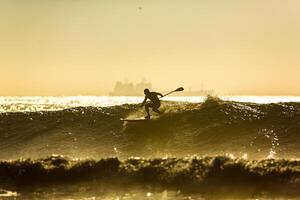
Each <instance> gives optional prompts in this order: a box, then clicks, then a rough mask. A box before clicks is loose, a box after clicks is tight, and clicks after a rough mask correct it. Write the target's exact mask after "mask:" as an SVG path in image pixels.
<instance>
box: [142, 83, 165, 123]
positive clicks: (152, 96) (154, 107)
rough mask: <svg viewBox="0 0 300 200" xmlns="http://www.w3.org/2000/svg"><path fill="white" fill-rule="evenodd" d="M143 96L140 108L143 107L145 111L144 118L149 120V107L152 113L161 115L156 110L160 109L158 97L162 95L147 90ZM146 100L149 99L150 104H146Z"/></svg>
mask: <svg viewBox="0 0 300 200" xmlns="http://www.w3.org/2000/svg"><path fill="white" fill-rule="evenodd" d="M144 94H145V99H144V101H143V103H142V106H141V107H143V106H145V110H146V112H147V116H146V117H145V118H146V119H150V112H149V107H150V108H152V110H153V111H154V112H156V113H158V114H162V112H161V111H159V110H158V108H159V107H160V100H159V98H158V96H160V97H163V96H164V95H162V94H161V93H157V92H150V90H149V89H148V88H146V89H145V90H144ZM147 99H150V101H151V102H149V103H146V101H147Z"/></svg>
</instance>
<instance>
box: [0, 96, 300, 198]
mask: <svg viewBox="0 0 300 200" xmlns="http://www.w3.org/2000/svg"><path fill="white" fill-rule="evenodd" d="M142 100H143V97H0V199H107V200H108V199H111V200H121V199H162V200H165V199H175V200H179V199H201V200H202V199H249V200H250V199H251V200H252V199H253V200H254V199H300V160H299V159H300V158H299V157H300V156H299V155H300V97H284V96H282V97H254V96H242V97H238V96H235V97H229V96H224V97H168V98H166V99H164V101H163V103H162V107H161V110H162V111H163V112H164V114H163V115H161V116H156V117H155V118H154V119H153V120H150V121H144V122H122V121H120V118H137V117H142V116H144V115H145V112H144V110H143V109H142V108H140V102H141V101H142Z"/></svg>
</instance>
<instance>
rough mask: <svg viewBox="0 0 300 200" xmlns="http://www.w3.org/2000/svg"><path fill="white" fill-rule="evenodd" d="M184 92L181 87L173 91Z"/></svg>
mask: <svg viewBox="0 0 300 200" xmlns="http://www.w3.org/2000/svg"><path fill="white" fill-rule="evenodd" d="M183 90H184V88H183V87H180V88H177V89H176V90H175V91H176V92H181V91H183Z"/></svg>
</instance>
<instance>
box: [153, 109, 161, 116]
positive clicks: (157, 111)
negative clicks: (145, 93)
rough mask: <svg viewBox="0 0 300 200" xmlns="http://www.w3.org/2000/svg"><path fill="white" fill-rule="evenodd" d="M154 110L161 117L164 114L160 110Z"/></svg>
mask: <svg viewBox="0 0 300 200" xmlns="http://www.w3.org/2000/svg"><path fill="white" fill-rule="evenodd" d="M152 110H153V111H154V112H156V113H158V114H160V115H161V114H163V113H162V112H161V111H160V110H158V108H153V109H152Z"/></svg>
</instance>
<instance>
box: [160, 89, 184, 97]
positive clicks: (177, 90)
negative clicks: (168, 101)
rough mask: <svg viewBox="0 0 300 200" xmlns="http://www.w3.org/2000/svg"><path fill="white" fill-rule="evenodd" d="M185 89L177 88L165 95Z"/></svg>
mask: <svg viewBox="0 0 300 200" xmlns="http://www.w3.org/2000/svg"><path fill="white" fill-rule="evenodd" d="M183 90H184V88H183V87H180V88H177V89H176V90H173V91H171V92H169V93H167V94H165V95H164V96H163V97H165V96H167V95H169V94H171V93H173V92H181V91H183Z"/></svg>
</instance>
